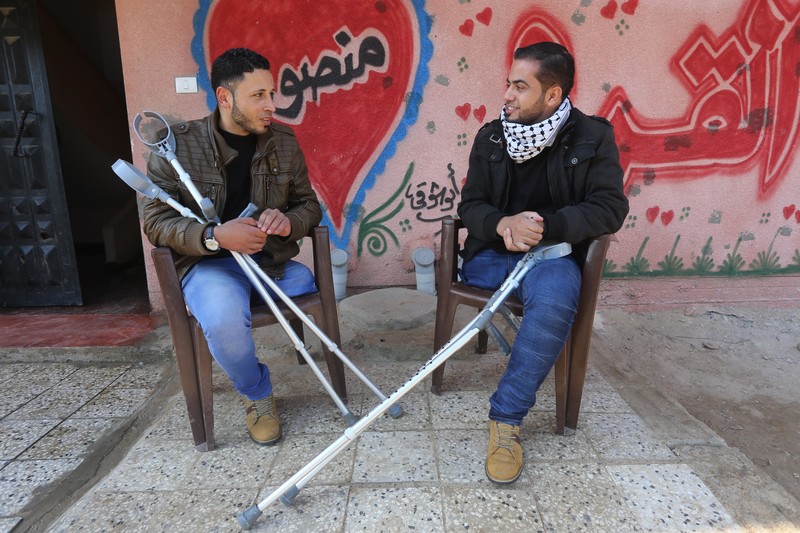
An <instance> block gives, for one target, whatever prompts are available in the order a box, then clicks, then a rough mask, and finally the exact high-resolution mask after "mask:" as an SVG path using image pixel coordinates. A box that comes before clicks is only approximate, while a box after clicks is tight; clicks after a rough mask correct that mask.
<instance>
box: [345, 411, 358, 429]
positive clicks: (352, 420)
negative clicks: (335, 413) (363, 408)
mask: <svg viewBox="0 0 800 533" xmlns="http://www.w3.org/2000/svg"><path fill="white" fill-rule="evenodd" d="M344 421H345V422H347V427H351V426H353V425H354V424H355V423H356V422H358V419H357V418H356V415H354V414H353V413H350V412H348V413H347V414H346V415H344Z"/></svg>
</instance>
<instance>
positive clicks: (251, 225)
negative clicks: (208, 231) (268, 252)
mask: <svg viewBox="0 0 800 533" xmlns="http://www.w3.org/2000/svg"><path fill="white" fill-rule="evenodd" d="M214 238H215V239H217V242H218V243H219V245H220V247H221V248H224V249H226V250H230V251H231V252H239V253H242V254H254V253H257V252H260V251H261V249H262V248H263V247H264V243H266V242H267V234H266V233H265V232H264V231H262V230H261V229H259V227H258V224H257V223H256V221H255V219H252V218H234V219H233V220H229V221H227V222H226V223H224V224H222V225H220V226H217V227H215V228H214Z"/></svg>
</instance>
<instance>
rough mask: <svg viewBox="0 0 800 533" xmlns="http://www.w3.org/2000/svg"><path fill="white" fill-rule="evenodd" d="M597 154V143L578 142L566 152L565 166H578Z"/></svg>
mask: <svg viewBox="0 0 800 533" xmlns="http://www.w3.org/2000/svg"><path fill="white" fill-rule="evenodd" d="M595 155H597V145H596V144H594V143H588V142H584V143H579V144H576V145H575V146H572V147H571V148H570V149H569V150H567V152H566V153H565V154H564V166H565V167H567V168H569V167H577V166H578V165H580V164H581V163H584V162H586V161H588V160H589V159H592V158H593V157H594V156H595Z"/></svg>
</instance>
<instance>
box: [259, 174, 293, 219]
mask: <svg viewBox="0 0 800 533" xmlns="http://www.w3.org/2000/svg"><path fill="white" fill-rule="evenodd" d="M264 180H265V189H266V191H267V198H266V200H267V207H270V208H272V209H276V208H277V209H281V210H284V209H285V207H286V206H287V205H288V203H289V191H290V190H291V188H292V183H293V180H292V173H291V172H289V171H288V170H287V171H285V172H283V171H279V172H278V173H277V174H265V175H264Z"/></svg>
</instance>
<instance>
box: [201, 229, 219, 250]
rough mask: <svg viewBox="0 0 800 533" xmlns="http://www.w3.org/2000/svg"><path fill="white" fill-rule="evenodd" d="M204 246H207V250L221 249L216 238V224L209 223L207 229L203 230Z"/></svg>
mask: <svg viewBox="0 0 800 533" xmlns="http://www.w3.org/2000/svg"><path fill="white" fill-rule="evenodd" d="M203 246H205V247H206V250H208V251H209V252H216V251H217V250H219V243H218V242H217V239H215V238H214V224H209V225H208V226H206V229H205V231H203Z"/></svg>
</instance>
